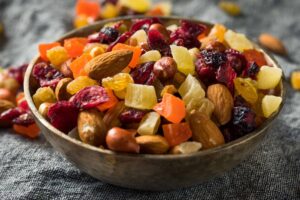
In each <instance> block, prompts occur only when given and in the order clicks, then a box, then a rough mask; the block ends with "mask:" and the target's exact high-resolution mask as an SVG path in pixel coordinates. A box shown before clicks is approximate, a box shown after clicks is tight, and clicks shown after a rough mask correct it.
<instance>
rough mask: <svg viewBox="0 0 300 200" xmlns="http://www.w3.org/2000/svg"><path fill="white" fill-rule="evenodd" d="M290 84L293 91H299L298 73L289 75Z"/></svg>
mask: <svg viewBox="0 0 300 200" xmlns="http://www.w3.org/2000/svg"><path fill="white" fill-rule="evenodd" d="M291 84H292V87H293V88H294V89H295V90H300V71H294V72H292V74H291Z"/></svg>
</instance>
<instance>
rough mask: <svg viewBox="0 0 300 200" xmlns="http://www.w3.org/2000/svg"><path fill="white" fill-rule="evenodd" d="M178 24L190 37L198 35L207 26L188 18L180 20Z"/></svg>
mask: <svg viewBox="0 0 300 200" xmlns="http://www.w3.org/2000/svg"><path fill="white" fill-rule="evenodd" d="M180 24H181V28H182V30H183V31H184V32H185V33H186V34H189V35H190V36H192V37H198V35H200V34H201V33H203V32H204V31H205V30H206V29H207V27H206V26H205V25H203V24H199V23H195V22H192V21H188V20H181V23H180Z"/></svg>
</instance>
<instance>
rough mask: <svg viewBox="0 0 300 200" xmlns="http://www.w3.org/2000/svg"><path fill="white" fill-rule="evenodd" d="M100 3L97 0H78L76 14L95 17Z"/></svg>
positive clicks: (98, 11)
mask: <svg viewBox="0 0 300 200" xmlns="http://www.w3.org/2000/svg"><path fill="white" fill-rule="evenodd" d="M100 9H101V7H100V4H99V3H98V2H97V1H91V0H78V1H77V3H76V7H75V10H76V15H77V16H80V15H84V16H88V17H91V18H93V19H96V18H98V17H99V15H100Z"/></svg>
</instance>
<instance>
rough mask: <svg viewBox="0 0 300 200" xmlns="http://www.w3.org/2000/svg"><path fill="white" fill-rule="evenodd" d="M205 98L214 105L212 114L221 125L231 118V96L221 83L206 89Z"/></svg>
mask: <svg viewBox="0 0 300 200" xmlns="http://www.w3.org/2000/svg"><path fill="white" fill-rule="evenodd" d="M207 98H208V99H209V100H210V101H211V102H212V103H213V104H214V105H215V109H214V112H213V114H214V115H215V117H216V118H217V120H218V122H219V123H220V124H221V125H224V124H226V123H227V122H229V121H230V119H231V113H232V108H233V98H232V96H231V93H230V91H229V90H228V88H227V87H226V86H224V85H222V84H214V85H211V86H209V87H208V89H207Z"/></svg>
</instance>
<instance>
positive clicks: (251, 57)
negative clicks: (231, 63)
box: [243, 49, 267, 67]
mask: <svg viewBox="0 0 300 200" xmlns="http://www.w3.org/2000/svg"><path fill="white" fill-rule="evenodd" d="M243 54H244V56H245V58H246V59H247V61H248V62H255V63H256V64H257V65H258V66H260V67H261V66H263V65H267V61H266V59H265V56H264V54H263V53H262V52H260V51H257V50H255V49H248V50H245V51H244V52H243Z"/></svg>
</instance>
